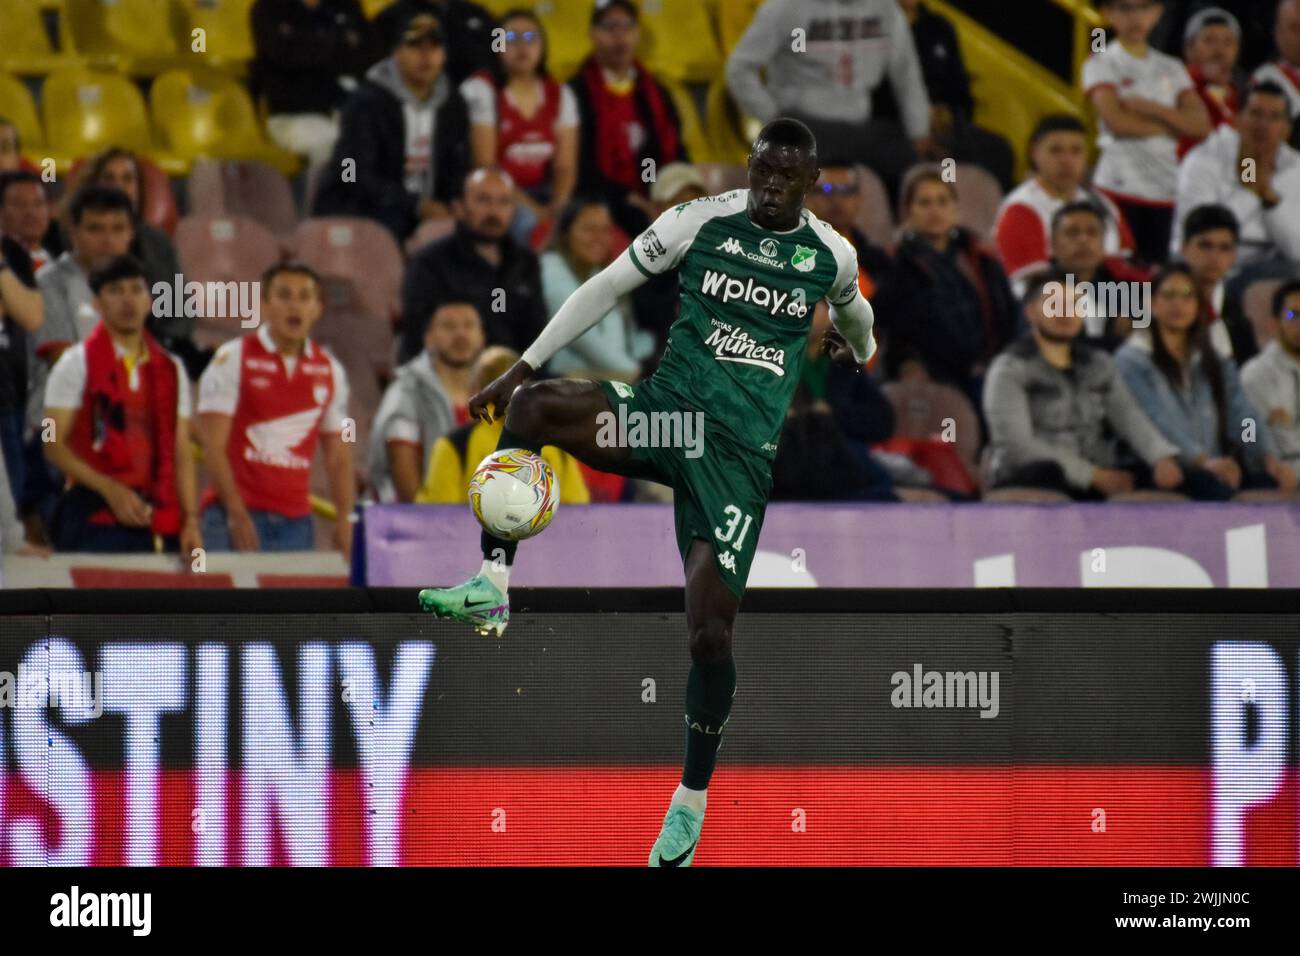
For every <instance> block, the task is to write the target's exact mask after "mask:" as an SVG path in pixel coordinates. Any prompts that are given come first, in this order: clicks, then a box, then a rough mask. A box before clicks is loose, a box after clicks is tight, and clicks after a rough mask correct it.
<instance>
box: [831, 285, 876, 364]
mask: <svg viewBox="0 0 1300 956" xmlns="http://www.w3.org/2000/svg"><path fill="white" fill-rule="evenodd" d="M875 322H876V313H875V310H873V309H872V308H871V303H870V302H868V301H867V298H866V296H864V295H863V294H862V293H861V292H859V293H858V294H857V295H855V296H854V297H853V299H852V300H851V301H849V302H848V303H847V304H845V305H839V306H837V305H832V306H831V325H833V326H835V329H836V331H838V332H839V333H840V335H842V336H844V341H846V342H848V343H849V347H850V348H852V349H853V357H854V358H855V359H857V361H858V364H859V365H866V364H867V363H868V362H869V361H871V356H873V355H875V354H876V338H875V336H874V335H872V334H871V327H872V326H873V325H875Z"/></svg>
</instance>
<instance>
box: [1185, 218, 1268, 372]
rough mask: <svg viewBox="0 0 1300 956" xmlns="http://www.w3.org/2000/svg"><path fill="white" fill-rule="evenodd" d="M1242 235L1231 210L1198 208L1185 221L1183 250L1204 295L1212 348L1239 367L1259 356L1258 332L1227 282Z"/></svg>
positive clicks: (1188, 265)
mask: <svg viewBox="0 0 1300 956" xmlns="http://www.w3.org/2000/svg"><path fill="white" fill-rule="evenodd" d="M1240 235H1241V226H1240V225H1239V224H1238V223H1237V217H1236V216H1235V215H1233V213H1232V210H1231V209H1229V208H1228V207H1227V206H1198V207H1196V208H1195V209H1193V210H1192V211H1191V212H1190V213H1188V214H1187V218H1186V219H1184V220H1183V235H1182V240H1183V245H1182V249H1181V250H1179V251H1180V254H1181V255H1182V259H1183V262H1185V263H1187V268H1188V269H1190V270H1191V273H1192V278H1193V279H1194V280H1195V282H1196V288H1197V291H1199V292H1200V294H1201V305H1202V307H1203V308H1204V309H1205V318H1206V322H1207V323H1208V327H1209V340H1210V344H1211V345H1212V346H1213V347H1214V350H1215V351H1216V352H1218V353H1219V355H1221V356H1223V357H1224V358H1229V359H1233V360H1235V361H1236V363H1237V364H1238V365H1242V364H1244V363H1245V362H1247V361H1249V360H1250V359H1252V358H1253V357H1254V356H1255V355H1256V353H1258V352H1259V344H1258V343H1257V342H1256V341H1255V329H1254V327H1253V326H1252V325H1251V323H1250V318H1249V316H1247V315H1246V310H1245V308H1244V307H1243V306H1242V302H1241V296H1239V295H1232V296H1230V295H1228V283H1227V281H1226V280H1227V277H1228V274H1229V273H1230V272H1232V270H1233V267H1234V266H1235V265H1236V264H1237V242H1238V239H1239V237H1240Z"/></svg>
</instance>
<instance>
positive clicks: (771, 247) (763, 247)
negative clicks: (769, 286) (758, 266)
mask: <svg viewBox="0 0 1300 956" xmlns="http://www.w3.org/2000/svg"><path fill="white" fill-rule="evenodd" d="M714 248H715V250H716V251H718V252H725V253H727V254H728V255H731V256H740V257H741V258H742V259H748V260H749V261H750V262H761V263H762V264H763V265H765V266H771V267H772V268H773V269H785V263H784V262H782V261H781V260H780V259H777V258H776V254H777V253H778V252H779V251H780V246H778V245H777V242H776V240H775V239H764V240H763V241H762V242H760V243H759V245H758V249H759V253H761V254H756V253H753V252H746V251H745V246H744V244H743V243H742V242H741V241H740V240H739V239H737V238H736V237H735V236H728V237H727V238H726V240H725V241H724V242H723V243H722V244H721V245H718V246H715V247H714Z"/></svg>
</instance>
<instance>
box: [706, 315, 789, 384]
mask: <svg viewBox="0 0 1300 956" xmlns="http://www.w3.org/2000/svg"><path fill="white" fill-rule="evenodd" d="M713 325H714V329H713V333H712V334H711V335H710V336H709V337H708V338H707V339H705V340H704V344H705V345H707V346H709V347H710V348H711V349H713V357H714V358H716V359H717V360H718V361H719V362H739V363H740V364H742V365H757V366H758V367H759V368H765V369H767V370H768V371H769V372H772V373H774V374H776V375H782V376H783V375H785V349H779V348H776V347H774V346H771V345H760V344H759V343H758V342H756V341H755V340H754V339H752V338H751V337H750V335H749V333H748V332H746V331H745V330H744V329H740V328H736V327H735V326H731V325H727V324H726V323H725V322H718V321H717V320H714V323H713Z"/></svg>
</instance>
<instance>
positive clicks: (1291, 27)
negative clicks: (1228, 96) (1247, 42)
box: [1250, 0, 1300, 149]
mask: <svg viewBox="0 0 1300 956" xmlns="http://www.w3.org/2000/svg"><path fill="white" fill-rule="evenodd" d="M1273 44H1274V46H1276V47H1277V59H1276V60H1274V61H1273V62H1272V63H1265V64H1264V65H1263V66H1261V67H1260V68H1259V69H1258V70H1256V71H1255V73H1254V75H1253V76H1252V77H1251V78H1250V79H1251V82H1252V83H1276V84H1277V85H1278V86H1279V87H1281V89H1282V91H1283V92H1284V93H1285V94H1286V98H1287V102H1288V104H1289V111H1290V113H1291V116H1292V117H1293V118H1296V119H1297V120H1300V0H1282V2H1281V3H1279V4H1278V7H1277V19H1276V21H1275V22H1274V27H1273ZM1291 145H1292V146H1293V147H1295V148H1296V149H1300V122H1297V123H1296V124H1295V127H1294V128H1293V129H1292V131H1291Z"/></svg>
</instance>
